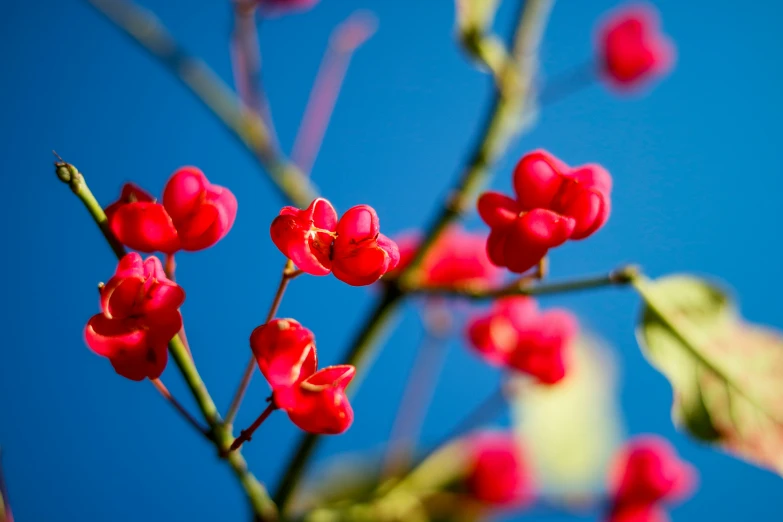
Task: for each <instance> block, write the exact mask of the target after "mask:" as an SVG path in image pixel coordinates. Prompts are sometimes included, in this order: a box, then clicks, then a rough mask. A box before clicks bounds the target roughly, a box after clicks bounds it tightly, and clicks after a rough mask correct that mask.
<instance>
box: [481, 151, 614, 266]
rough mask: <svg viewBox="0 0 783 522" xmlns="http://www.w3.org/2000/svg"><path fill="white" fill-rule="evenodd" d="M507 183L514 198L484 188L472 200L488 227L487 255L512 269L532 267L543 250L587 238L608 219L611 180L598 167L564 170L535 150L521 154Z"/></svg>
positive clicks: (542, 253) (551, 158) (567, 168)
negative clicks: (510, 181) (475, 199)
mask: <svg viewBox="0 0 783 522" xmlns="http://www.w3.org/2000/svg"><path fill="white" fill-rule="evenodd" d="M513 181H514V192H515V193H516V199H512V198H510V197H508V196H505V195H503V194H499V193H497V192H486V193H484V194H482V195H481V197H480V198H479V200H478V212H479V215H480V216H481V218H482V219H483V220H484V222H485V223H487V225H489V226H490V228H491V232H490V234H489V237H488V238H487V247H486V248H487V254H488V256H489V259H490V260H491V261H492V262H493V263H494V264H495V265H497V266H501V267H506V268H508V269H509V270H511V271H512V272H516V273H523V272H525V271H527V270H529V269H531V268H533V267H534V266H535V265H536V264H537V263H538V262H539V261H540V260H541V259H542V258H543V257H544V256H546V255H547V252H548V251H549V249H551V248H554V247H557V246H559V245H562V244H563V243H565V242H566V241H567V240H569V239H584V238H586V237H588V236H590V235H591V234H593V233H594V232H595V231H597V230H598V229H599V228H601V227H602V226H603V225H604V223H606V220H607V219H608V218H609V212H610V207H611V206H610V198H609V194H610V192H611V188H612V178H611V176H609V173H608V172H606V170H604V169H603V168H602V167H600V166H598V165H584V166H582V167H576V168H570V167H568V166H567V165H566V164H565V163H563V162H562V161H560V160H559V159H557V158H555V157H554V156H552V155H551V154H549V153H548V152H546V151H543V150H537V151H534V152H531V153H529V154H526V155H525V156H523V157H522V159H521V160H520V161H519V163H518V164H517V166H516V168H515V169H514V179H513Z"/></svg>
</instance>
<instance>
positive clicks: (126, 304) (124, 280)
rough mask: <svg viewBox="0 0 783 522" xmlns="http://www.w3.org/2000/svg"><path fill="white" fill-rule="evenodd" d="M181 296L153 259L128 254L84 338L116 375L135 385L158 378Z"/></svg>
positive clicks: (105, 289) (177, 320) (103, 291)
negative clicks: (134, 382) (105, 358)
mask: <svg viewBox="0 0 783 522" xmlns="http://www.w3.org/2000/svg"><path fill="white" fill-rule="evenodd" d="M184 300H185V292H184V291H183V290H182V288H180V287H179V286H178V285H177V284H176V283H174V282H173V281H171V280H169V279H168V278H167V277H166V275H165V273H164V272H163V267H162V266H161V263H160V261H159V260H158V258H156V257H149V258H147V259H146V260H145V261H143V262H142V260H141V256H139V254H136V253H135V252H134V253H130V254H128V255H126V256H125V257H123V258H122V259H121V260H120V262H119V264H118V265H117V270H116V272H115V275H114V276H113V277H112V278H111V279H110V280H109V282H108V283H107V284H106V285H105V286H104V287H103V288H102V289H101V296H100V301H101V310H102V313H100V314H96V315H94V316H93V317H92V318H90V320H89V322H88V323H87V327H86V328H85V332H84V337H85V341H86V342H87V345H88V346H89V347H90V349H91V350H92V351H93V352H95V353H97V354H98V355H101V356H103V357H107V358H108V359H109V361H110V362H111V364H112V366H114V369H115V371H116V372H117V373H118V374H120V375H122V376H123V377H127V378H128V379H131V380H134V381H140V380H142V379H145V378H150V379H156V378H158V377H160V374H161V373H163V370H164V368H165V367H166V362H167V360H168V351H167V346H168V342H169V341H170V340H171V339H172V338H173V337H174V336H175V335H176V334H177V332H178V331H179V329H180V328H181V327H182V316H181V315H180V313H179V307H180V306H181V305H182V303H183V302H184Z"/></svg>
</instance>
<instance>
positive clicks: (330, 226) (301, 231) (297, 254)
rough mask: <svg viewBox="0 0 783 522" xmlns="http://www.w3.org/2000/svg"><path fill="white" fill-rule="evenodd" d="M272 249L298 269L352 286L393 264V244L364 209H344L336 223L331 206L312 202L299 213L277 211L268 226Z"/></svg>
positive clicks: (366, 282)
mask: <svg viewBox="0 0 783 522" xmlns="http://www.w3.org/2000/svg"><path fill="white" fill-rule="evenodd" d="M270 234H271V236H272V241H273V242H274V244H275V246H277V248H278V249H279V250H280V251H281V252H282V253H283V254H285V256H286V257H288V259H290V260H291V261H293V262H294V264H295V265H296V266H297V267H298V268H299V269H301V270H303V271H305V272H307V273H308V274H312V275H326V274H328V273H330V272H333V273H334V276H335V277H336V278H337V279H339V280H341V281H343V282H345V283H348V284H349V285H353V286H364V285H369V284H372V283H374V282H375V281H377V280H378V279H380V277H381V276H383V275H384V274H385V273H386V272H388V271H390V270H393V269H394V267H396V266H397V263H398V262H399V258H400V254H399V250H398V249H397V244H396V243H394V241H392V240H391V239H389V238H388V237H386V236H384V235H383V234H381V233H380V223H379V221H378V215H377V214H376V213H375V210H373V208H372V207H370V206H368V205H358V206H356V207H353V208H351V209H350V210H348V211H347V212H346V213H345V214H343V216H342V217H341V218H340V220H339V221H338V220H337V212H335V210H334V207H333V206H332V204H331V203H329V202H328V201H327V200H325V199H323V198H318V199H315V200H313V202H312V203H310V206H309V207H307V208H306V209H304V210H299V209H297V208H294V207H283V209H282V210H281V211H280V214H279V215H278V216H277V217H276V218H275V219H274V221H272V226H271V227H270Z"/></svg>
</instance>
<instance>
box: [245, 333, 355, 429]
mask: <svg viewBox="0 0 783 522" xmlns="http://www.w3.org/2000/svg"><path fill="white" fill-rule="evenodd" d="M250 347H251V348H252V350H253V354H254V355H255V358H256V361H257V362H258V367H259V368H260V369H261V373H262V374H263V375H264V377H266V380H267V381H268V382H269V385H270V386H271V388H272V403H273V404H274V405H275V407H276V408H280V409H282V410H285V412H286V413H287V414H288V417H289V418H290V419H291V421H292V422H293V423H294V424H296V425H297V426H298V427H299V428H301V429H303V430H305V431H308V432H310V433H323V434H337V433H342V432H344V431H345V430H347V429H348V428H349V427H350V425H351V423H352V422H353V410H352V409H351V404H350V403H349V402H348V398H347V397H346V395H345V388H346V386H348V384H349V383H350V382H351V379H353V376H354V374H355V373H356V369H355V368H354V367H353V366H350V365H341V366H328V367H326V368H322V369H321V370H318V371H316V368H317V367H318V358H317V354H316V349H315V336H314V335H313V333H312V332H311V331H310V330H308V329H307V328H305V327H304V326H302V325H301V324H299V322H297V321H295V320H293V319H274V320H272V321H270V322H269V323H267V324H265V325H261V326H259V327H258V328H256V329H255V330H253V333H252V334H251V335H250Z"/></svg>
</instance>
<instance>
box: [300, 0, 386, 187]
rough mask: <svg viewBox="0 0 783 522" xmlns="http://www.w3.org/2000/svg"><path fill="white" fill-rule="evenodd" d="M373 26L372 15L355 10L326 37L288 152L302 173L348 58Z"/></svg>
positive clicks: (312, 160)
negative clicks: (310, 88)
mask: <svg viewBox="0 0 783 522" xmlns="http://www.w3.org/2000/svg"><path fill="white" fill-rule="evenodd" d="M376 25H377V20H376V19H375V16H374V15H372V14H371V13H368V12H366V11H357V12H355V13H354V14H352V15H351V16H350V17H349V18H348V19H347V20H346V21H344V22H343V23H341V24H340V25H339V26H338V27H337V28H336V29H335V30H334V31H333V32H332V35H331V37H330V38H329V44H328V46H327V48H326V52H325V53H324V57H323V59H322V60H321V65H320V67H319V69H318V74H317V75H316V77H315V82H314V83H313V88H312V90H311V91H310V98H309V99H308V100H307V107H306V108H305V113H304V116H303V117H302V123H301V125H300V126H299V132H298V133H297V135H296V140H295V141H294V147H293V149H292V151H291V159H292V160H293V162H294V163H296V164H297V165H298V166H299V168H300V169H301V170H302V172H303V173H304V174H305V175H307V174H309V173H310V171H311V170H312V168H313V164H314V163H315V158H316V156H317V155H318V150H319V149H320V148H321V143H322V142H323V138H324V134H325V133H326V128H327V127H328V125H329V119H330V118H331V115H332V111H333V110H334V105H335V103H336V102H337V96H338V94H339V93H340V88H341V86H342V83H343V79H344V78H345V73H346V71H347V70H348V65H349V64H350V62H351V57H352V56H353V53H354V52H355V51H356V49H358V48H359V47H360V46H361V45H362V44H363V43H364V42H366V41H367V40H368V39H369V38H370V37H371V36H372V35H373V33H374V32H375V27H376Z"/></svg>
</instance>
